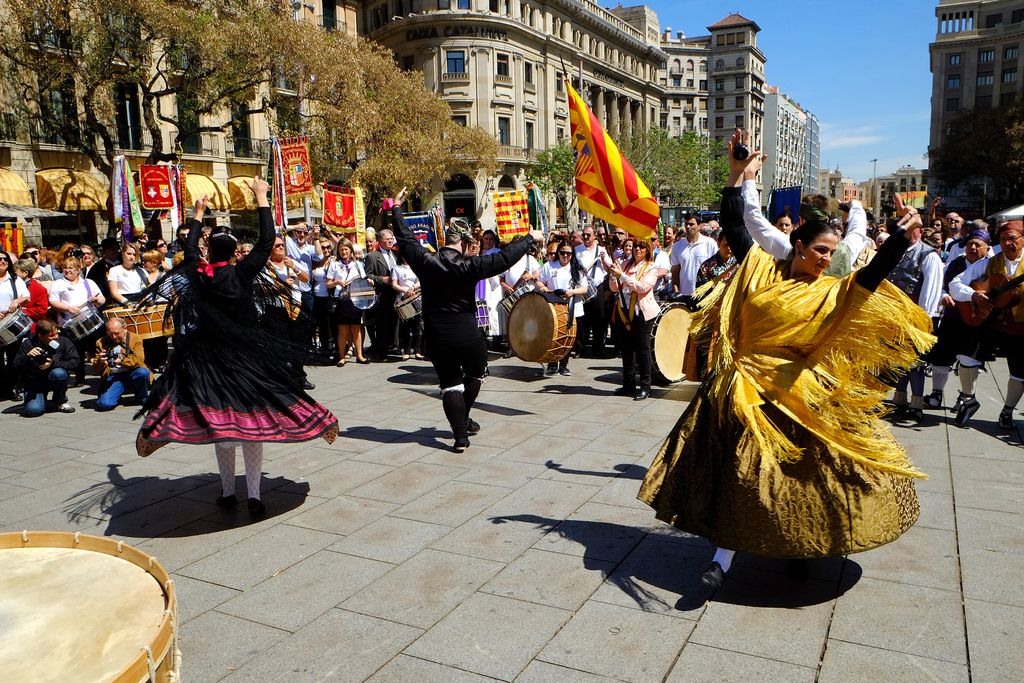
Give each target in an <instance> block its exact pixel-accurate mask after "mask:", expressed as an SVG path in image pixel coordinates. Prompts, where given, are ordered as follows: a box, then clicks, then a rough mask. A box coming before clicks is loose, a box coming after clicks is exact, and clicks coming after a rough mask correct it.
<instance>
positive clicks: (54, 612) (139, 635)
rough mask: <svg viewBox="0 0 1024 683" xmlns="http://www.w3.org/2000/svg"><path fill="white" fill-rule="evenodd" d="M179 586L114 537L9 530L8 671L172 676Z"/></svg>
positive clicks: (30, 676) (65, 679)
mask: <svg viewBox="0 0 1024 683" xmlns="http://www.w3.org/2000/svg"><path fill="white" fill-rule="evenodd" d="M176 622H177V607H176V603H175V597H174V584H173V583H172V582H171V580H170V577H169V576H168V575H167V571H166V570H165V569H164V568H163V567H162V566H160V563H159V562H157V561H156V560H154V559H153V558H152V557H150V556H149V555H147V554H146V553H144V552H142V551H141V550H137V549H136V548H133V547H131V546H129V545H125V544H124V543H123V542H118V541H116V540H114V539H111V538H101V537H98V536H89V535H87V534H74V533H68V532H64V531H23V532H14V533H3V534H0V678H2V679H3V680H5V681H32V683H44V682H48V681H52V682H54V683H57V682H58V681H59V682H60V683H72V682H76V681H82V682H85V681H89V682H90V683H91V682H93V681H114V682H115V683H129V682H130V683H140V682H141V681H154V682H159V683H167V681H170V680H171V679H172V676H173V677H175V679H174V680H178V678H177V677H178V676H180V671H179V669H180V663H181V653H180V652H179V651H178V643H177V637H176V634H175V626H176Z"/></svg>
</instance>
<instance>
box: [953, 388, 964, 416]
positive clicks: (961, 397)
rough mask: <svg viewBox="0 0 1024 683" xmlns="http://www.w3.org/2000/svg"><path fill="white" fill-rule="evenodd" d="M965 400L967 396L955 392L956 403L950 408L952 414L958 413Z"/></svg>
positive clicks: (960, 392)
mask: <svg viewBox="0 0 1024 683" xmlns="http://www.w3.org/2000/svg"><path fill="white" fill-rule="evenodd" d="M966 400H967V394H965V393H964V392H962V391H958V392H956V401H955V402H954V403H953V407H952V408H950V410H952V411H953V412H954V413H957V412H960V408H962V407H963V405H964V401H966Z"/></svg>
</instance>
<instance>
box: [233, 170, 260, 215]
mask: <svg viewBox="0 0 1024 683" xmlns="http://www.w3.org/2000/svg"><path fill="white" fill-rule="evenodd" d="M251 180H252V178H250V177H249V176H241V175H239V176H235V177H234V178H228V193H229V195H230V197H231V210H232V211H255V210H256V195H254V194H253V193H252V190H250V189H249V181H251Z"/></svg>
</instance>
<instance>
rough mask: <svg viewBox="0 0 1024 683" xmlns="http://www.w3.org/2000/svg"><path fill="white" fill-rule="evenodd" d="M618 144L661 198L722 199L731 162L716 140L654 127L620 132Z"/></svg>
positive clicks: (686, 201) (696, 202) (690, 202)
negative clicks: (670, 132)
mask: <svg viewBox="0 0 1024 683" xmlns="http://www.w3.org/2000/svg"><path fill="white" fill-rule="evenodd" d="M616 144H618V146H619V151H620V152H621V153H622V155H623V156H624V157H625V158H626V159H627V160H628V161H629V163H630V165H632V166H633V169H634V170H635V171H636V172H637V175H639V176H640V178H641V179H642V180H643V181H644V184H645V185H647V187H648V189H650V191H651V193H652V194H653V195H654V196H655V197H657V198H658V200H659V202H661V203H667V204H675V205H682V206H709V205H711V204H715V203H717V202H718V200H719V199H720V196H721V192H720V188H721V186H722V185H723V184H724V182H725V178H726V177H727V176H728V163H727V162H726V160H725V158H724V156H723V154H722V150H721V146H720V145H719V144H718V143H715V142H714V141H713V140H711V139H709V138H702V137H700V136H699V135H697V134H696V133H684V134H683V135H682V136H681V137H678V138H675V137H672V136H671V135H669V133H668V131H667V130H665V129H664V128H658V127H652V128H649V129H644V130H639V131H633V132H632V133H631V134H626V133H623V134H620V135H619V136H617V139H616Z"/></svg>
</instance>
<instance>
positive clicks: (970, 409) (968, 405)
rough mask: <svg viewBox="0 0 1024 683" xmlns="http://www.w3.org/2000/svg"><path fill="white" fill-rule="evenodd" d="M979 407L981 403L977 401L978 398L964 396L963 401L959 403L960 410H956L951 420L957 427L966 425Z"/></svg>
mask: <svg viewBox="0 0 1024 683" xmlns="http://www.w3.org/2000/svg"><path fill="white" fill-rule="evenodd" d="M980 409H981V404H980V403H978V399H976V398H975V397H974V396H964V401H963V403H961V404H960V410H958V411H956V417H955V418H953V422H955V423H956V424H957V426H959V427H966V426H967V423H968V422H970V420H971V418H972V417H974V414H975V413H976V412H978V411H979V410H980Z"/></svg>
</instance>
